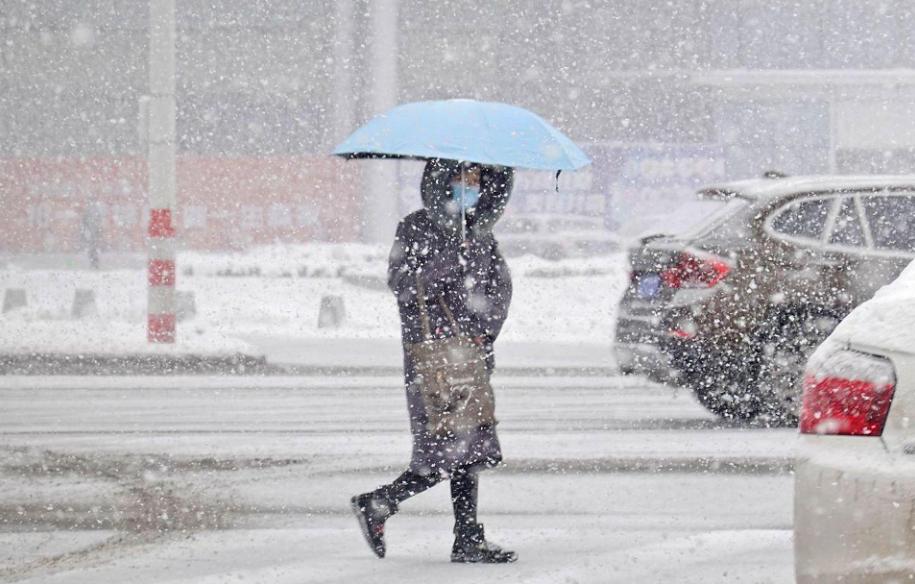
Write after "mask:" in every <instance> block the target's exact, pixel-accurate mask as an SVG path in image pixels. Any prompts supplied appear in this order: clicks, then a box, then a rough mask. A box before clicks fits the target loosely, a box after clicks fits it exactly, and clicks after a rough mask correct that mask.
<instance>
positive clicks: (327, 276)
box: [0, 244, 628, 355]
mask: <svg viewBox="0 0 915 584" xmlns="http://www.w3.org/2000/svg"><path fill="white" fill-rule="evenodd" d="M509 265H510V268H511V270H512V274H513V278H514V290H515V291H514V300H513V302H512V307H511V311H510V313H509V318H508V321H507V323H506V325H505V328H504V331H503V336H502V339H503V340H505V341H508V342H524V343H531V342H534V343H537V342H540V341H543V342H551V343H552V342H555V343H576V344H577V343H590V344H592V345H593V344H602V345H607V346H609V344H610V343H611V340H612V338H613V334H614V327H615V321H616V306H617V303H618V301H619V297H620V295H621V294H622V291H623V289H624V287H625V285H626V282H627V275H626V274H627V270H628V265H627V263H626V258H625V255H623V254H616V255H612V256H607V257H595V258H581V259H568V260H562V261H558V262H554V261H549V260H544V259H541V258H536V257H533V256H524V257H520V258H512V259H510V260H509ZM386 270H387V248H386V247H381V246H370V245H361V244H314V245H289V246H287V245H276V246H268V247H263V248H256V249H252V250H251V251H248V252H245V253H221V254H216V253H198V252H183V253H181V254H179V257H178V278H177V285H178V289H179V290H185V291H191V292H193V293H194V297H195V302H196V311H197V314H196V316H195V317H194V318H193V319H191V320H188V321H185V322H180V323H179V324H178V339H179V340H178V342H177V343H176V344H175V345H162V346H154V345H149V344H148V343H147V342H146V324H145V322H146V295H147V290H146V274H145V272H144V271H143V270H142V269H133V270H111V271H84V270H83V271H81V270H67V269H57V270H49V269H32V270H28V269H22V268H17V267H15V266H11V267H9V268H8V269H6V270H3V271H0V290H3V289H5V288H22V289H25V290H26V294H27V297H28V306H27V307H24V308H20V309H16V310H14V311H12V312H9V313H7V314H3V315H0V353H17V354H22V353H32V352H45V353H47V352H54V353H68V354H80V353H93V354H99V353H117V354H125V353H186V352H193V353H200V354H206V355H212V354H224V353H236V352H243V353H248V354H251V351H254V349H252V347H251V346H250V345H249V344H248V343H245V342H243V341H241V340H239V339H243V338H249V337H265V336H267V337H272V338H276V339H313V340H320V339H384V340H387V341H392V340H397V339H399V338H400V324H399V319H398V314H397V306H396V303H395V301H394V298H393V296H392V295H391V293H390V291H388V290H387V287H386V285H385V279H386ZM78 289H89V290H94V291H95V295H96V304H97V315H95V316H91V317H88V318H83V319H74V318H73V317H71V310H72V303H73V298H74V295H75V293H76V290H78ZM326 296H339V297H341V298H342V299H343V301H344V306H345V311H346V318H345V320H344V322H343V323H342V325H340V326H339V327H337V328H320V327H319V326H318V313H319V309H320V305H321V300H322V298H324V297H326Z"/></svg>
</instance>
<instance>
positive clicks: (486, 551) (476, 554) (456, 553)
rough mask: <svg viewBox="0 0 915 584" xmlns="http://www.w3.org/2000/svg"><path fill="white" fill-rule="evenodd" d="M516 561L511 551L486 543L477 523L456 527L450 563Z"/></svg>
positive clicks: (516, 557) (481, 529) (500, 562)
mask: <svg viewBox="0 0 915 584" xmlns="http://www.w3.org/2000/svg"><path fill="white" fill-rule="evenodd" d="M517 559H518V555H517V554H515V552H513V551H509V550H503V549H502V548H500V547H499V546H497V545H496V544H493V543H489V542H488V541H486V536H485V535H484V533H483V526H482V525H480V524H479V523H477V524H474V525H466V526H461V527H456V528H455V530H454V545H453V546H451V561H452V562H458V563H466V564H477V563H480V564H507V563H510V562H514V561H515V560H517Z"/></svg>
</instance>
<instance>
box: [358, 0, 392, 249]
mask: <svg viewBox="0 0 915 584" xmlns="http://www.w3.org/2000/svg"><path fill="white" fill-rule="evenodd" d="M397 1H398V0H373V1H372V2H371V3H370V4H369V52H368V71H369V75H370V76H371V78H370V80H371V81H370V89H369V92H370V97H369V101H368V105H369V107H368V110H369V111H368V112H366V113H367V114H368V116H367V117H369V118H371V117H372V116H375V115H378V114H380V113H383V112H385V111H387V110H389V109H391V108H392V107H394V106H395V105H397V101H398V84H397V50H398V43H397V26H398V18H397ZM363 177H364V178H363V184H364V185H365V186H364V192H365V206H364V209H365V213H364V215H363V229H362V234H363V239H364V240H365V241H367V242H374V243H389V242H390V240H391V238H392V237H393V236H394V230H395V228H396V226H397V220H398V219H399V217H398V208H397V199H398V193H397V163H395V162H392V161H390V160H378V161H372V162H366V163H365V165H364V174H363Z"/></svg>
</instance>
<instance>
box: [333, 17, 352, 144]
mask: <svg viewBox="0 0 915 584" xmlns="http://www.w3.org/2000/svg"><path fill="white" fill-rule="evenodd" d="M354 36H355V28H354V26H353V0H337V1H336V2H335V3H334V45H333V57H334V61H333V62H334V65H333V67H334V70H333V95H332V96H331V102H332V105H331V106H332V108H333V119H332V120H331V127H330V140H328V142H330V147H331V148H333V147H334V146H336V145H337V144H339V143H340V142H342V141H343V139H344V138H346V137H347V136H348V135H349V134H350V133H351V132H352V131H353V130H355V129H356V128H355V122H356V119H355V118H356V116H355V115H354V113H355V112H354V110H355V107H354V102H355V96H354V95H353V66H354V63H353V54H354V52H355V51H354V48H355V40H354V38H353V37H354Z"/></svg>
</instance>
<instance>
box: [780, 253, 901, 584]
mask: <svg viewBox="0 0 915 584" xmlns="http://www.w3.org/2000/svg"><path fill="white" fill-rule="evenodd" d="M800 432H801V438H800V444H799V446H798V456H797V461H798V462H797V468H796V473H795V497H794V501H795V503H794V505H795V512H794V522H795V525H794V544H795V568H796V575H797V581H798V582H799V583H801V584H804V583H808V582H809V583H813V582H816V583H827V582H911V581H913V580H915V263H913V264H912V265H910V266H909V267H908V268H907V269H906V270H905V272H903V274H902V275H901V276H900V277H899V279H898V280H897V281H896V282H894V283H893V284H892V285H890V286H887V287H886V288H884V289H883V290H881V291H879V292H878V293H877V294H876V296H875V297H874V298H873V299H871V300H869V301H867V302H865V303H864V304H862V305H861V306H859V307H858V308H856V309H855V310H854V311H853V312H852V313H851V314H850V315H849V316H848V317H847V318H846V319H845V320H843V321H842V322H841V323H840V324H839V326H838V327H837V328H836V329H835V330H834V331H833V333H832V334H831V335H830V336H829V338H828V339H826V341H825V342H824V343H823V344H822V345H820V347H819V348H818V349H817V350H816V352H815V353H814V355H813V356H812V357H811V359H810V361H809V362H808V364H807V368H806V372H805V374H804V394H803V405H802V407H801V416H800Z"/></svg>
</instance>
